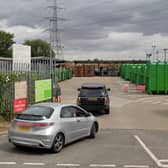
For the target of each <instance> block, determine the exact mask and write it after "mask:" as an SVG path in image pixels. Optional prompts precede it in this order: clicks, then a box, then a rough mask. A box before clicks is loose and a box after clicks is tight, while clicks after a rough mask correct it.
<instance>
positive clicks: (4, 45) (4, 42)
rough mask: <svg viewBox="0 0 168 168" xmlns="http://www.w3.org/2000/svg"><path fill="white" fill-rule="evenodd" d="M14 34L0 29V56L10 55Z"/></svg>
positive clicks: (9, 56)
mask: <svg viewBox="0 0 168 168" xmlns="http://www.w3.org/2000/svg"><path fill="white" fill-rule="evenodd" d="M13 38H14V34H12V33H8V32H5V31H0V57H8V58H11V57H12V49H11V47H12V45H13V43H14V40H13Z"/></svg>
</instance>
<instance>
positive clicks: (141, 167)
mask: <svg viewBox="0 0 168 168" xmlns="http://www.w3.org/2000/svg"><path fill="white" fill-rule="evenodd" d="M124 167H125V168H149V166H146V165H124Z"/></svg>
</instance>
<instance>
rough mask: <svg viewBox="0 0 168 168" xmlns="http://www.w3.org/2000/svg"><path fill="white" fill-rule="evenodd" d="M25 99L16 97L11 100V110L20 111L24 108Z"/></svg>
mask: <svg viewBox="0 0 168 168" xmlns="http://www.w3.org/2000/svg"><path fill="white" fill-rule="evenodd" d="M26 103H27V100H26V99H18V100H14V102H13V111H14V113H20V112H22V111H24V110H25V109H26Z"/></svg>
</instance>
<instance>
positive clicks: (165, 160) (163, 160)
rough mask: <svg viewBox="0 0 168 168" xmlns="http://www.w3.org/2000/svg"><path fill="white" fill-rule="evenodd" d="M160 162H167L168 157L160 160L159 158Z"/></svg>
mask: <svg viewBox="0 0 168 168" xmlns="http://www.w3.org/2000/svg"><path fill="white" fill-rule="evenodd" d="M159 161H160V162H163V163H165V162H166V163H168V159H162V160H159Z"/></svg>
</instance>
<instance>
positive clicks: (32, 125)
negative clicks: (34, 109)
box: [12, 120, 54, 127]
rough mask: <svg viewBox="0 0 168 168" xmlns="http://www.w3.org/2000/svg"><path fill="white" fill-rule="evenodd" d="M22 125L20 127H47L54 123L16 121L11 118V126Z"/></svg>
mask: <svg viewBox="0 0 168 168" xmlns="http://www.w3.org/2000/svg"><path fill="white" fill-rule="evenodd" d="M16 125H17V126H22V127H47V126H52V125H54V123H53V122H40V123H34V122H23V121H16V120H13V122H12V126H16Z"/></svg>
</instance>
